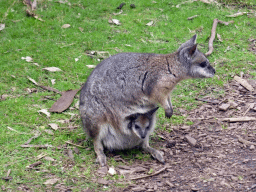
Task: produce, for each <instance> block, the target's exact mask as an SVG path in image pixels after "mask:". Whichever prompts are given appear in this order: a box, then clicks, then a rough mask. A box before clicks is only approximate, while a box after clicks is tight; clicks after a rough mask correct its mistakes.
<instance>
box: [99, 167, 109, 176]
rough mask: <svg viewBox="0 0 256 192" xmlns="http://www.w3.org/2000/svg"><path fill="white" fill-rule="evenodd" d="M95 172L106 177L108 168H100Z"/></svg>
mask: <svg viewBox="0 0 256 192" xmlns="http://www.w3.org/2000/svg"><path fill="white" fill-rule="evenodd" d="M97 172H98V173H99V174H101V175H106V174H107V172H108V168H107V166H104V167H100V168H99V169H98V171H97Z"/></svg>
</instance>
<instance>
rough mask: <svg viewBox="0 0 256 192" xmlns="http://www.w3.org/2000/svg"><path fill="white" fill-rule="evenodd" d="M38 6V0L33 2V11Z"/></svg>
mask: <svg viewBox="0 0 256 192" xmlns="http://www.w3.org/2000/svg"><path fill="white" fill-rule="evenodd" d="M36 6H37V2H36V0H34V1H33V3H32V4H31V9H32V11H34V10H35V9H36Z"/></svg>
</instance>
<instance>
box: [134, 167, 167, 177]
mask: <svg viewBox="0 0 256 192" xmlns="http://www.w3.org/2000/svg"><path fill="white" fill-rule="evenodd" d="M168 168H170V166H165V167H164V168H162V169H160V170H159V171H157V172H155V173H153V174H151V175H143V176H140V177H134V178H131V180H138V179H144V178H147V177H152V176H155V175H158V174H159V173H162V172H163V171H165V170H166V169H168Z"/></svg>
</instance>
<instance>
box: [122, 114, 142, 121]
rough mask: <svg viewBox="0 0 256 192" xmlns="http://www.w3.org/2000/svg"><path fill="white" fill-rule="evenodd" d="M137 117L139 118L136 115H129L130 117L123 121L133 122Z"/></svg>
mask: <svg viewBox="0 0 256 192" xmlns="http://www.w3.org/2000/svg"><path fill="white" fill-rule="evenodd" d="M138 117H139V114H138V113H136V114H131V115H129V116H127V117H126V118H125V119H126V120H128V121H134V120H136V119H137V118H138Z"/></svg>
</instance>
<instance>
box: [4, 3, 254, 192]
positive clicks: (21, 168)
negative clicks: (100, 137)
mask: <svg viewBox="0 0 256 192" xmlns="http://www.w3.org/2000/svg"><path fill="white" fill-rule="evenodd" d="M69 2H70V3H71V6H69V5H68V4H60V3H56V2H54V1H47V0H40V1H38V9H37V10H36V13H37V15H38V16H39V17H41V18H42V19H43V20H44V22H42V21H39V20H36V19H35V18H33V17H28V16H26V13H25V10H26V6H25V5H24V4H23V3H22V1H21V0H16V1H14V0H12V1H0V23H4V24H5V26H6V27H5V29H3V30H2V31H0V43H1V46H0V71H1V76H0V95H7V98H6V99H5V100H2V101H0V146H1V149H0V177H1V178H2V177H5V176H6V173H7V171H8V170H9V169H11V173H10V176H11V177H12V180H10V181H4V180H2V179H1V180H0V186H4V187H5V188H6V189H8V190H10V191H17V190H21V187H24V186H26V187H28V188H30V189H32V190H35V191H45V190H46V189H50V190H57V189H55V188H54V187H56V185H54V186H52V187H47V186H45V185H44V184H43V183H44V182H45V181H46V180H47V179H49V178H52V177H53V178H58V179H59V181H58V183H62V185H63V186H67V187H71V188H72V189H73V191H80V190H81V189H85V188H87V187H89V188H93V189H95V190H101V189H102V186H100V185H98V184H96V183H95V182H93V181H92V180H91V179H92V178H93V177H94V172H95V170H97V165H95V163H94V161H95V154H94V151H93V146H92V143H91V141H87V142H84V143H81V145H83V146H84V147H85V148H88V147H89V148H91V149H89V150H85V149H80V153H79V154H74V162H75V163H72V160H70V158H69V157H68V156H67V155H66V151H67V150H68V149H69V148H73V147H74V146H71V145H65V141H68V140H69V141H72V142H73V143H79V142H80V141H82V140H84V139H85V138H86V136H85V134H84V133H83V130H82V128H81V123H80V119H79V115H78V114H79V113H78V110H77V109H68V110H67V111H66V112H65V113H61V114H54V113H52V114H51V117H50V118H47V117H46V116H45V115H43V114H39V113H38V110H40V109H49V108H50V107H51V106H52V104H53V103H54V100H57V99H58V98H59V97H60V95H59V94H55V93H52V92H47V91H45V90H43V89H41V88H38V87H37V86H35V85H34V84H32V83H31V82H30V81H29V80H28V79H27V77H28V76H29V77H31V78H33V79H35V80H36V81H37V82H38V83H40V84H42V85H45V86H51V87H53V88H56V89H58V90H60V91H65V90H69V89H78V88H80V87H81V85H82V84H83V83H84V82H85V81H86V79H87V77H88V76H89V75H90V73H91V71H92V69H89V68H87V67H86V66H85V65H97V64H98V63H99V62H100V61H99V60H98V58H90V57H89V56H87V55H86V54H85V53H86V51H90V50H95V51H108V52H109V53H110V54H111V55H113V54H116V53H119V52H147V53H162V54H165V53H170V52H174V51H175V50H176V49H177V48H178V47H179V45H180V44H181V43H183V42H184V41H186V40H188V39H189V38H190V37H192V36H193V35H194V33H197V34H198V40H197V41H198V43H199V48H200V49H201V51H202V52H207V47H208V46H207V44H208V37H209V35H210V31H211V27H212V22H213V19H214V18H218V19H220V20H223V21H229V20H234V22H235V23H234V24H230V25H228V26H224V25H221V24H219V25H218V27H217V33H218V34H220V35H221V37H222V39H223V42H220V41H218V40H215V41H214V51H213V53H212V55H211V56H210V57H209V60H210V62H212V63H213V65H214V67H215V68H216V71H217V73H216V76H215V77H214V78H212V79H202V80H188V81H184V82H182V83H181V84H179V85H178V86H177V88H176V89H175V90H174V91H173V94H172V101H173V105H174V106H175V108H174V110H175V111H174V112H175V115H174V116H173V118H171V119H166V118H165V117H164V111H163V109H160V110H159V112H158V117H159V121H158V126H157V127H158V129H164V128H163V125H164V124H167V123H171V124H174V125H179V124H183V123H186V124H191V122H189V121H188V122H186V118H185V117H183V116H181V115H180V114H178V113H176V112H177V108H184V109H187V110H191V109H194V108H196V107H197V106H198V105H199V104H200V102H197V101H195V98H196V97H198V96H202V95H203V96H205V95H211V96H213V97H218V96H220V95H223V94H224V92H223V90H222V89H221V87H222V86H223V84H225V83H226V82H227V81H228V80H230V79H231V78H232V76H233V75H235V74H237V75H239V74H240V72H244V73H249V74H251V75H254V76H255V74H256V66H255V54H253V53H252V52H250V51H249V50H248V49H249V43H250V42H249V41H248V39H250V38H255V30H256V29H255V26H256V20H255V13H254V14H250V15H248V16H247V15H243V16H239V17H236V18H232V19H231V18H227V17H226V15H230V14H234V13H236V12H238V10H239V11H251V10H247V7H246V6H242V7H232V8H227V7H225V6H216V5H214V4H213V5H210V4H205V3H202V2H193V3H185V4H182V5H180V7H179V8H176V5H178V4H180V1H178V0H176V1H166V0H159V1H158V0H157V1H156V3H154V2H152V1H147V0H141V1H139V0H134V1H127V2H126V5H125V6H124V7H123V13H122V14H120V15H116V16H115V15H113V13H118V12H119V10H116V7H117V6H118V5H119V4H120V3H121V2H119V1H114V0H109V1H102V0H100V1H98V0H97V1H96V0H92V1H81V0H70V1H69ZM248 2H249V4H248V5H250V6H251V5H253V1H248ZM131 3H133V4H135V5H136V8H135V9H131V8H130V7H129V5H130V4H131ZM254 6H255V5H254ZM254 12H255V10H254ZM193 15H199V16H198V17H197V18H195V19H193V20H187V18H188V17H191V16H193ZM109 19H118V20H120V22H121V23H122V25H120V26H116V25H111V24H109V23H108V20H109ZM151 20H152V21H154V25H153V26H146V23H148V22H150V21H151ZM64 24H70V25H71V27H70V28H67V29H63V28H61V27H62V26H63V25H64ZM81 31H82V32H81ZM228 47H229V48H230V49H227V48H228ZM26 56H30V57H32V58H33V62H35V63H38V64H39V66H36V65H34V64H33V62H31V63H28V62H26V61H25V60H22V59H21V57H26ZM75 58H79V60H78V61H77V62H75ZM249 63H251V64H252V65H250V64H249ZM51 66H54V67H59V68H60V69H61V70H62V71H61V72H54V73H51V72H47V71H45V70H42V68H44V67H51ZM51 79H56V84H55V85H52V84H51ZM209 87H211V88H212V89H210V91H207V90H208V88H209ZM27 88H30V89H31V88H36V89H37V92H34V93H28V91H27ZM214 88H218V89H214ZM212 90H213V91H212ZM46 97H50V98H51V99H53V100H50V99H47V98H46ZM77 100H78V98H76V99H75V101H74V102H73V103H72V105H71V107H74V105H75V103H76V102H77ZM70 113H73V114H75V115H74V116H73V118H72V119H71V115H70ZM66 119H68V120H69V119H71V120H70V121H68V123H64V124H61V123H58V122H57V121H58V120H66ZM53 122H57V123H58V124H59V126H60V127H68V126H69V125H72V126H78V128H75V129H74V130H69V129H67V128H66V129H59V130H57V131H54V135H49V134H48V133H46V132H45V130H47V129H48V130H50V127H49V126H48V123H53ZM7 127H11V128H13V129H15V130H17V131H18V133H17V132H15V131H11V130H10V129H8V128H7ZM167 131H168V130H167ZM36 132H40V133H41V135H40V136H39V137H38V138H36V139H34V140H33V141H32V142H31V144H34V145H43V144H49V145H52V146H53V148H48V149H34V148H21V147H20V145H22V144H24V143H25V142H26V141H27V140H28V139H29V138H31V137H32V136H33V135H34V133H36ZM21 133H24V134H21ZM57 147H60V148H59V149H58V148H57ZM42 153H43V154H46V155H47V156H50V157H52V158H54V159H55V160H56V161H54V162H51V161H48V160H45V159H41V161H42V164H41V166H40V171H37V170H27V169H26V166H27V165H30V164H32V163H34V162H36V161H37V159H36V157H37V156H38V155H40V154H42ZM120 155H121V157H122V158H124V159H125V160H127V161H128V162H130V163H131V164H132V162H133V160H134V159H140V160H142V161H143V160H145V161H146V160H148V159H149V158H150V156H149V155H148V154H144V153H143V152H141V151H140V150H130V151H128V152H120ZM108 163H109V165H110V166H111V165H113V166H115V165H116V164H117V163H116V162H115V160H114V159H113V158H108ZM70 164H71V165H72V166H70ZM107 179H111V177H109V176H108V177H107ZM112 179H113V180H115V181H116V182H115V185H117V186H123V185H122V184H118V181H117V180H118V178H115V177H113V178H112ZM110 188H111V187H110Z"/></svg>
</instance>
